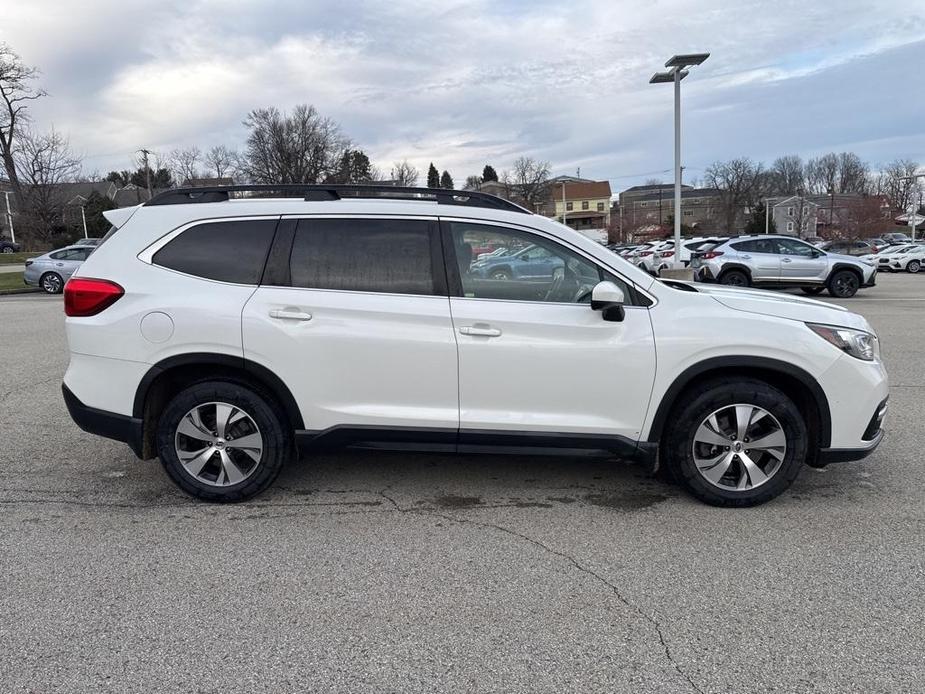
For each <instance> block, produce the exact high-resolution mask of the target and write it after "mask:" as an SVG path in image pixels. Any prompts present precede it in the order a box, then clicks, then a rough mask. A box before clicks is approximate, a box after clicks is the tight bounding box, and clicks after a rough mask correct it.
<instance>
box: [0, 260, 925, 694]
mask: <svg viewBox="0 0 925 694" xmlns="http://www.w3.org/2000/svg"><path fill="white" fill-rule="evenodd" d="M877 281H878V286H877V287H875V288H871V289H866V290H863V291H861V292H859V293H858V295H857V296H856V297H854V298H853V299H850V300H845V301H840V302H838V303H841V304H843V305H846V306H849V307H851V308H852V309H853V310H856V311H859V312H861V313H863V314H864V315H865V316H866V317H867V318H868V319H869V320H870V321H871V323H872V324H873V325H874V327H875V328H876V329H877V331H878V333H879V335H880V337H881V340H882V343H883V355H884V359H885V361H886V364H887V367H888V369H889V371H890V376H891V380H892V387H891V395H890V398H891V400H890V414H889V417H888V420H887V425H886V428H887V432H888V434H887V438H886V439H885V441H884V443H883V444H882V446H881V447H880V449H878V451H877V452H876V453H875V454H874V455H873V456H872V457H871V458H869V459H868V460H866V461H864V462H860V463H848V464H844V465H839V466H832V467H830V468H828V469H826V470H824V471H815V470H810V469H806V470H804V471H803V472H802V473H801V475H800V477H799V478H798V479H797V481H796V483H795V484H794V486H793V487H792V489H791V491H790V492H788V493H785V494H784V496H782V497H781V498H780V499H778V500H776V501H774V502H772V503H769V504H767V505H765V506H762V507H758V508H754V509H745V510H723V509H717V508H711V507H708V506H705V505H702V504H700V503H699V502H697V501H695V500H693V499H692V498H690V497H688V496H685V495H683V494H682V493H681V492H680V491H679V490H678V489H677V488H674V487H671V486H667V485H664V484H662V483H660V482H657V481H655V480H652V479H650V478H648V477H646V476H645V475H644V474H643V473H642V471H641V470H640V469H638V468H637V467H634V466H632V465H630V464H625V463H620V462H614V461H609V460H601V459H591V458H563V457H542V458H527V457H479V458H474V457H465V456H459V457H452V456H432V455H414V454H405V453H364V452H351V453H337V454H329V455H324V456H319V457H314V458H310V459H307V460H304V461H302V462H301V463H298V464H293V465H290V466H289V468H288V469H287V470H286V471H284V473H283V475H282V476H281V478H280V480H279V482H278V483H277V485H276V486H274V487H273V488H271V489H270V490H269V491H268V492H267V493H265V494H263V495H262V496H260V497H259V498H258V499H256V500H255V501H254V502H252V503H246V504H241V505H235V506H213V505H208V504H203V503H201V502H196V501H194V500H191V499H189V498H187V497H186V496H184V495H183V494H182V493H181V492H179V491H178V490H177V489H176V488H175V487H174V485H173V484H172V483H171V482H170V481H169V479H168V478H167V475H166V474H165V473H164V472H163V470H162V469H161V467H160V465H159V464H158V463H156V462H153V461H149V462H146V463H142V462H139V461H137V460H135V459H134V457H133V456H132V454H131V452H130V451H129V450H128V448H127V447H125V446H124V445H122V444H118V443H114V442H110V441H106V440H103V439H99V438H97V437H94V436H90V435H88V434H84V433H83V432H81V431H79V430H78V429H77V428H76V426H75V425H73V424H72V423H71V421H70V419H69V417H68V415H67V412H66V410H65V408H64V403H63V401H62V399H61V394H60V382H61V377H62V375H63V373H64V369H65V366H66V361H67V355H66V347H65V344H64V332H63V320H64V319H63V314H62V311H61V300H60V297H44V296H20V297H4V298H0V471H2V472H3V480H2V484H0V505H2V513H0V524H2V527H0V568H2V576H3V579H4V580H3V590H2V592H0V615H2V617H3V618H2V619H0V645H2V648H0V682H2V683H3V687H2V689H3V690H7V689H8V690H11V691H32V690H35V691H47V690H55V691H85V690H87V689H90V688H98V689H102V690H110V691H148V690H153V689H157V690H161V691H167V690H175V691H190V690H197V691H234V690H254V689H266V690H275V691H279V690H291V689H301V690H310V689H314V690H325V691H364V690H367V691H372V690H395V691H434V690H452V691H459V690H473V691H590V690H596V689H608V690H611V691H620V690H625V691H678V692H684V691H691V692H697V691H701V692H711V691H756V692H763V691H772V690H778V691H846V690H850V691H867V692H874V691H914V690H920V689H923V688H925V664H923V663H925V641H923V639H922V637H921V631H922V623H923V618H925V558H923V557H925V553H923V536H925V535H923V534H925V494H923V488H925V472H923V470H922V465H921V460H922V450H923V447H925V435H923V433H922V432H923V429H925V427H923V425H922V422H923V421H925V404H923V402H925V376H923V375H922V373H923V371H922V366H921V354H922V348H921V345H922V340H923V337H922V336H923V335H925V278H923V277H921V276H913V275H886V276H883V275H881V276H879V277H878V278H877ZM822 298H824V299H825V300H828V298H827V297H822ZM412 377H413V376H412Z"/></svg>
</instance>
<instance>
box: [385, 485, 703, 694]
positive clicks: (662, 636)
mask: <svg viewBox="0 0 925 694" xmlns="http://www.w3.org/2000/svg"><path fill="white" fill-rule="evenodd" d="M389 487H391V485H389ZM389 487H385V488H384V489H382V491H380V492H379V495H380V496H382V498H384V499H386V500H387V501H388V502H389V503H390V504H391V505H392V506H393V508H394V509H395V510H396V511H398V512H399V513H415V514H418V515H421V516H433V517H435V518H443V519H444V520H447V521H450V522H451V523H458V524H460V525H475V526H479V527H482V528H489V529H492V530H497V531H499V532H502V533H505V534H507V535H511V536H512V537H516V538H519V539H521V540H524V541H526V542H529V543H530V544H531V545H533V546H535V547H538V548H539V549H541V550H542V551H544V552H547V553H549V554H552V555H555V556H557V557H559V558H560V559H564V560H565V561H567V562H568V563H570V564H571V565H572V566H574V567H575V568H576V569H578V570H579V571H580V572H582V573H584V574H585V575H587V576H591V577H592V578H594V579H595V580H597V581H598V582H599V583H601V584H602V585H604V586H605V587H607V588H609V589H610V590H611V591H613V594H614V596H615V597H616V598H617V600H618V601H619V602H620V603H622V604H623V605H625V606H626V607H627V608H629V609H630V610H632V611H633V612H635V613H636V614H638V615H639V616H640V617H642V619H643V620H644V621H646V622H648V623H649V624H650V625H652V628H653V629H655V633H656V634H657V635H658V640H659V643H660V644H661V646H662V650H663V651H664V652H665V658H667V659H668V662H669V663H671V666H672V667H673V668H674V670H675V671H676V672H677V673H678V675H680V676H681V677H682V678H683V679H684V680H685V681H686V682H687V683H688V685H690V687H691V688H692V689H693V690H694V691H695V692H697V693H698V694H704V691H703V690H702V689H701V688H700V687H699V686H697V684H696V683H695V682H694V680H693V679H691V676H690V675H688V674H687V673H686V672H684V670H682V669H681V667H680V666H679V665H678V663H677V662H676V661H675V659H674V656H672V654H671V647H670V646H669V645H668V641H667V640H666V639H665V634H664V632H663V630H662V625H661V624H660V623H659V621H658V620H657V619H656V618H655V617H653V616H652V615H650V614H649V613H648V612H646V611H645V610H643V609H642V608H641V607H638V606H637V605H634V604H633V603H631V602H630V601H629V600H628V599H627V598H626V597H624V596H623V594H622V593H621V592H620V589H619V588H618V587H617V586H616V585H614V584H613V583H611V582H610V581H608V580H607V579H606V578H605V577H604V576H602V575H601V574H599V573H597V572H596V571H594V569H591V568H589V567H587V566H585V565H584V564H582V563H581V562H579V561H578V560H577V559H575V557H573V556H571V555H570V554H566V553H565V552H560V551H559V550H556V549H553V548H552V547H550V546H549V545H545V544H543V543H542V542H540V541H539V540H535V539H533V538H532V537H530V536H529V535H524V534H523V533H519V532H517V531H516V530H511V529H510V528H506V527H504V526H503V525H497V524H495V523H486V522H483V521H476V520H472V519H469V518H457V517H455V516H449V515H446V514H443V513H439V512H436V511H429V510H425V509H418V508H403V507H402V506H400V505H399V503H398V502H397V501H395V499H394V498H392V497H391V496H389V495H388V494H386V491H388V489H389Z"/></svg>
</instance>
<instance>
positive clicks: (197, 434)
mask: <svg viewBox="0 0 925 694" xmlns="http://www.w3.org/2000/svg"><path fill="white" fill-rule="evenodd" d="M284 422H285V418H284V417H283V416H282V415H281V414H280V413H279V412H278V410H277V408H276V407H275V406H274V405H273V404H272V402H271V401H270V400H269V399H267V398H265V397H264V396H262V395H261V394H259V393H257V392H255V391H254V390H251V389H250V388H248V387H245V386H243V385H240V384H238V383H232V382H228V381H207V382H202V383H198V384H196V385H193V386H191V387H189V388H187V389H186V390H184V391H182V392H180V393H179V394H178V395H177V396H175V397H174V398H173V400H171V401H170V403H169V404H168V405H167V407H166V408H165V410H164V412H163V413H162V414H161V417H160V419H159V421H158V425H157V452H158V456H159V457H160V459H161V463H162V464H163V465H164V468H165V469H166V470H167V474H169V475H170V477H171V478H172V479H173V481H174V482H176V483H177V485H178V486H179V487H180V488H181V489H183V490H184V491H185V492H187V493H188V494H192V495H193V496H196V497H199V498H200V499H205V500H206V501H219V502H227V501H244V500H246V499H250V498H251V497H253V496H256V495H257V494H259V493H260V492H262V491H263V490H265V489H266V488H267V487H269V486H270V485H271V484H272V483H273V481H274V480H275V479H276V476H277V475H278V474H279V472H280V470H281V469H282V467H283V464H284V463H285V461H286V459H287V457H288V453H289V432H288V425H284Z"/></svg>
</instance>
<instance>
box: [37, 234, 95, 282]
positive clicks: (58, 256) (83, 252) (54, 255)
mask: <svg viewBox="0 0 925 694" xmlns="http://www.w3.org/2000/svg"><path fill="white" fill-rule="evenodd" d="M95 250H96V246H86V245H84V244H76V245H74V246H67V247H65V248H59V249H58V250H56V251H50V252H48V253H45V254H44V255H40V256H38V257H35V258H30V259H29V260H27V261H26V270H25V272H24V273H23V281H24V282H25V283H26V284H28V285H30V286H32V287H41V288H42V289H43V290H44V291H45V292H47V293H49V294H60V293H61V290H62V289H64V283H65V282H67V281H68V279H70V277H71V275H73V274H74V272H75V271H76V270H77V268H79V267H80V266H81V265H82V264H83V262H84V261H85V260H86V259H87V258H88V257H89V256H90V254H91V253H92V252H93V251H95Z"/></svg>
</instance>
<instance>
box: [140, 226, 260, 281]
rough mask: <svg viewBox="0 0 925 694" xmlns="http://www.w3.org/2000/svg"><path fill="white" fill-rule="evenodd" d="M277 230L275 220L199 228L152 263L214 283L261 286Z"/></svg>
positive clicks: (178, 238) (173, 242) (163, 250)
mask: <svg viewBox="0 0 925 694" xmlns="http://www.w3.org/2000/svg"><path fill="white" fill-rule="evenodd" d="M275 229H276V220H275V219H242V220H236V221H233V222H208V223H205V224H197V225H196V226H193V227H190V228H189V229H187V230H186V231H184V232H182V233H181V234H180V235H179V236H176V237H174V238H173V239H171V240H170V242H168V243H167V244H166V245H165V246H164V247H163V248H161V249H160V250H159V251H158V252H157V253H155V254H154V257H153V258H152V259H151V262H153V263H154V264H155V265H160V266H161V267H166V268H170V269H171V270H176V271H177V272H184V273H186V274H187V275H195V276H196V277H204V278H206V279H210V280H218V281H220V282H233V283H235V284H257V283H259V282H260V275H261V274H262V273H263V266H264V263H265V262H266V259H267V252H268V251H269V250H270V243H271V242H272V240H273V232H274V230H275Z"/></svg>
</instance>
